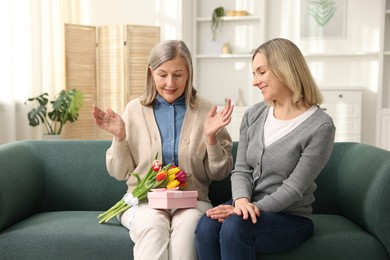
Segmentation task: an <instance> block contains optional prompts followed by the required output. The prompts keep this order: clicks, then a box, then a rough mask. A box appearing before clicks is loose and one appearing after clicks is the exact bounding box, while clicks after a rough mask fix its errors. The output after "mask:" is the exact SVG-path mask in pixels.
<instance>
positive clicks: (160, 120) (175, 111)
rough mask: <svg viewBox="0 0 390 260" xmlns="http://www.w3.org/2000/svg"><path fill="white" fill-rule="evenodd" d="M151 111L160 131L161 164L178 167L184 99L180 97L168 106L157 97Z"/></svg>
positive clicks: (184, 108)
mask: <svg viewBox="0 0 390 260" xmlns="http://www.w3.org/2000/svg"><path fill="white" fill-rule="evenodd" d="M153 110H154V116H155V118H156V121H157V126H158V129H159V130H160V136H161V142H162V159H163V164H164V165H166V164H168V163H172V164H174V165H179V161H178V147H179V140H180V132H181V127H182V125H183V120H184V115H185V113H186V105H185V98H184V96H181V97H180V98H178V99H177V100H176V101H175V102H173V103H172V104H169V103H168V102H167V101H166V100H165V99H164V98H163V97H161V96H160V95H158V96H157V99H156V102H155V103H154V107H153Z"/></svg>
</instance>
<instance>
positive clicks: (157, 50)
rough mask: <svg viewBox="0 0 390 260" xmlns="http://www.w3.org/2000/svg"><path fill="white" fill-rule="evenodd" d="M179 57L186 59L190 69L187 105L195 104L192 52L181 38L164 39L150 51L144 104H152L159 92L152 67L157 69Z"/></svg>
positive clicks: (187, 84)
mask: <svg viewBox="0 0 390 260" xmlns="http://www.w3.org/2000/svg"><path fill="white" fill-rule="evenodd" d="M177 57H181V58H183V59H184V61H185V63H186V67H187V71H188V80H187V83H186V86H185V89H184V95H185V100H186V105H187V106H188V105H189V106H191V107H193V106H194V105H195V98H196V89H195V88H194V87H193V85H192V84H193V83H192V82H193V71H194V70H193V66H192V58H191V52H190V51H189V49H188V47H187V45H186V44H185V43H184V42H183V41H179V40H167V41H162V42H160V43H158V44H157V45H156V46H154V47H153V49H152V51H151V52H150V55H149V60H148V66H147V76H146V89H145V94H144V96H143V99H142V102H141V103H142V104H143V105H145V106H150V105H152V104H153V103H154V101H155V100H156V97H157V94H158V92H157V90H156V85H155V82H154V80H153V76H152V72H151V69H153V70H155V69H157V68H158V67H160V66H161V65H162V64H163V63H164V62H167V61H170V60H173V59H175V58H177Z"/></svg>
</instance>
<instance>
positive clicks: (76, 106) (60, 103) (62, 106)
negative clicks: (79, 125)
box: [25, 89, 83, 135]
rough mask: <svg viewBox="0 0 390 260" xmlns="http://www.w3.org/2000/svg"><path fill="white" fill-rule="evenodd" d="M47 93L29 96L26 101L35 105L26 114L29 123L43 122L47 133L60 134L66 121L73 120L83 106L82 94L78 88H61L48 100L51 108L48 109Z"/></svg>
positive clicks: (34, 124)
mask: <svg viewBox="0 0 390 260" xmlns="http://www.w3.org/2000/svg"><path fill="white" fill-rule="evenodd" d="M48 97H49V95H48V94H47V93H43V94H41V95H39V96H37V97H33V98H29V99H28V100H27V101H26V102H25V104H26V103H27V102H35V104H36V107H34V108H33V109H31V111H30V112H28V114H27V118H28V121H29V124H30V125H31V126H33V127H35V126H37V125H39V124H41V123H42V124H44V126H45V128H46V133H47V134H48V135H60V134H61V131H62V128H63V126H64V125H65V123H66V122H68V121H69V122H75V121H76V120H77V118H78V116H79V111H80V109H81V107H82V106H83V94H82V92H81V91H80V90H76V89H72V90H62V91H61V92H60V93H59V95H58V96H57V98H56V99H55V100H52V101H50V104H52V110H51V111H50V112H49V111H48V104H49V99H48Z"/></svg>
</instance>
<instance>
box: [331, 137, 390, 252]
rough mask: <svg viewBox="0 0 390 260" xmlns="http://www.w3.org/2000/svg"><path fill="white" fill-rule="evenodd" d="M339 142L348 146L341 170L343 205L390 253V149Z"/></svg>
mask: <svg viewBox="0 0 390 260" xmlns="http://www.w3.org/2000/svg"><path fill="white" fill-rule="evenodd" d="M339 146H345V147H343V149H346V151H345V153H344V154H343V155H342V158H341V160H340V164H339V168H338V170H337V171H338V172H337V189H336V190H337V198H338V206H339V209H340V211H341V212H342V214H343V215H344V216H346V217H347V218H349V219H351V220H352V221H354V222H355V223H357V224H358V225H360V226H361V227H363V228H364V229H365V230H367V231H368V232H370V233H371V234H372V235H374V236H375V237H377V238H378V239H379V240H380V241H381V242H382V243H383V244H384V245H385V247H386V248H387V251H388V252H389V253H390V218H389V216H390V152H389V151H386V150H383V149H380V148H377V147H374V146H370V145H365V144H357V143H343V144H339Z"/></svg>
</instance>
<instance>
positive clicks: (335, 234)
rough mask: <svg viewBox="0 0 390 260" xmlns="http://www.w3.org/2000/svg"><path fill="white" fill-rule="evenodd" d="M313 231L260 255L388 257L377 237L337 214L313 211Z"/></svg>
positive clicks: (347, 258) (348, 257)
mask: <svg viewBox="0 0 390 260" xmlns="http://www.w3.org/2000/svg"><path fill="white" fill-rule="evenodd" d="M312 219H313V222H314V234H313V236H312V237H311V238H309V239H308V240H307V241H305V242H304V243H302V244H301V245H299V246H298V247H296V248H293V249H291V250H289V251H286V252H281V253H277V254H267V255H261V259H267V260H268V259H275V260H276V259H316V260H322V259H324V260H328V259H343V260H349V259H350V260H358V259H362V260H366V259H388V257H389V256H388V254H387V251H386V248H385V247H384V246H383V245H382V244H381V243H380V242H379V240H378V239H376V238H375V237H373V236H372V235H370V234H369V233H367V232H365V231H364V230H363V229H362V228H360V227H359V226H357V225H356V224H355V223H353V222H352V221H351V220H349V219H347V218H345V217H342V216H339V215H327V214H314V215H313V216H312Z"/></svg>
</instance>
